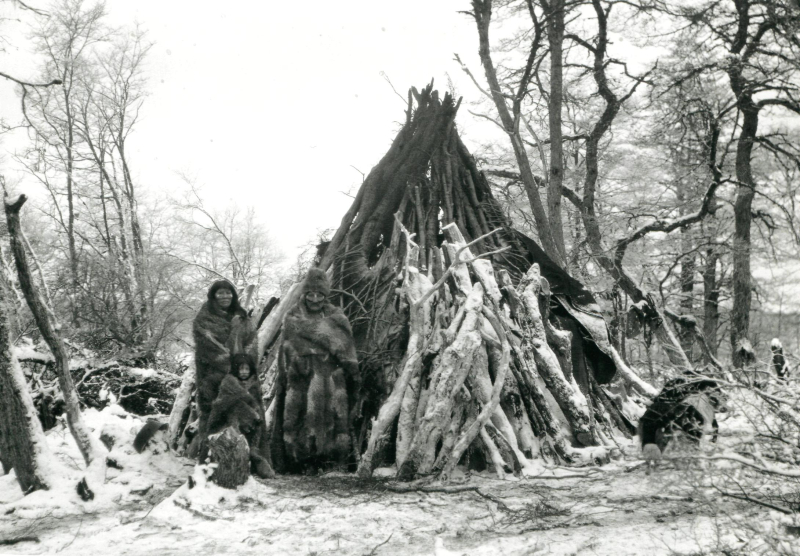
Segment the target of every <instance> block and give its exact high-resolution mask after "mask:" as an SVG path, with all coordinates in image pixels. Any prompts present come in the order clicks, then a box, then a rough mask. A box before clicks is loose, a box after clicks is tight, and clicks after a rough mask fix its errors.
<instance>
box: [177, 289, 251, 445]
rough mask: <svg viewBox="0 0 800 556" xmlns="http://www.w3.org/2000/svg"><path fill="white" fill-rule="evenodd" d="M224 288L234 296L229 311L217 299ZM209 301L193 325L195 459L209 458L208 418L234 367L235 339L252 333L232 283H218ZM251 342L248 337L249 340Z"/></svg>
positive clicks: (199, 312)
mask: <svg viewBox="0 0 800 556" xmlns="http://www.w3.org/2000/svg"><path fill="white" fill-rule="evenodd" d="M220 288H227V289H229V290H230V291H231V292H232V293H233V299H232V300H231V304H230V306H229V307H228V309H227V310H223V309H222V308H221V307H220V306H219V304H218V303H217V301H216V300H215V298H214V294H215V293H216V292H217V290H219V289H220ZM207 297H208V299H207V300H206V302H205V303H203V306H202V307H201V308H200V311H198V313H197V316H196V317H195V318H194V322H193V323H192V336H193V337H194V360H195V368H196V369H197V375H196V380H197V397H196V400H197V410H198V415H199V422H198V431H197V432H198V434H197V437H195V440H194V441H193V442H192V446H191V447H190V448H189V455H190V456H191V457H200V458H201V459H203V458H205V445H206V437H207V436H208V416H209V413H210V412H211V404H212V403H213V402H214V400H215V399H216V397H217V393H218V391H219V385H220V383H221V382H222V379H223V378H225V375H227V374H228V371H229V370H230V368H231V359H230V354H231V347H232V343H233V342H234V340H235V339H236V338H237V337H239V336H241V335H242V332H243V331H246V330H248V326H247V324H246V323H247V321H248V320H249V319H248V317H247V313H246V312H245V310H244V309H242V307H241V306H240V305H239V298H238V295H237V293H236V288H234V287H233V286H232V285H231V284H230V283H228V282H225V281H223V280H219V281H217V282H214V284H212V285H211V287H210V288H209V290H208V295H207ZM245 339H248V340H249V337H248V338H245Z"/></svg>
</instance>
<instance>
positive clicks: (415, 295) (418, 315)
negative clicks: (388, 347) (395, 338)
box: [358, 267, 432, 477]
mask: <svg viewBox="0 0 800 556" xmlns="http://www.w3.org/2000/svg"><path fill="white" fill-rule="evenodd" d="M431 287H432V286H431V283H430V281H429V280H428V278H427V277H425V276H424V275H422V274H420V273H419V271H418V270H417V269H416V268H414V267H408V268H407V270H406V276H405V284H404V286H403V291H404V293H405V296H406V299H407V300H408V303H409V311H410V315H409V340H408V349H407V352H406V358H405V361H404V362H403V364H402V367H401V368H402V371H401V372H400V375H399V376H398V377H397V380H396V381H395V384H394V388H393V389H392V393H391V394H390V395H389V398H388V399H387V400H386V402H385V403H384V404H383V405H382V406H381V409H380V412H379V413H378V417H377V418H376V419H373V422H372V431H371V433H370V437H369V442H368V444H367V450H366V451H365V452H364V454H363V455H362V456H361V461H360V463H359V466H358V475H359V476H360V477H369V476H371V475H372V472H373V471H374V470H375V466H376V465H377V463H378V462H377V461H376V460H375V454H376V453H377V452H378V450H379V448H380V447H381V445H382V444H383V443H385V442H386V440H387V438H386V437H387V433H388V429H390V428H391V426H392V423H393V422H394V420H395V418H396V417H397V415H398V413H399V412H400V406H401V403H402V401H403V397H404V395H405V392H406V389H407V386H408V384H409V382H410V381H411V379H412V378H413V377H414V376H418V375H419V372H420V369H421V366H422V356H423V354H424V350H425V342H426V339H427V335H428V332H429V330H430V303H429V301H430V298H428V297H427V296H426V294H427V293H428V292H429V291H430V290H431Z"/></svg>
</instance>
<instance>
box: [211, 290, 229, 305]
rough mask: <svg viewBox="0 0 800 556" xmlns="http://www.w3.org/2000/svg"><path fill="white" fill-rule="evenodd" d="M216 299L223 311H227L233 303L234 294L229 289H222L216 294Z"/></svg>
mask: <svg viewBox="0 0 800 556" xmlns="http://www.w3.org/2000/svg"><path fill="white" fill-rule="evenodd" d="M214 299H215V300H216V301H217V305H219V306H220V307H221V308H223V309H227V308H228V307H230V306H231V303H233V293H232V292H231V290H229V289H228V288H220V289H218V290H217V291H216V292H215V293H214Z"/></svg>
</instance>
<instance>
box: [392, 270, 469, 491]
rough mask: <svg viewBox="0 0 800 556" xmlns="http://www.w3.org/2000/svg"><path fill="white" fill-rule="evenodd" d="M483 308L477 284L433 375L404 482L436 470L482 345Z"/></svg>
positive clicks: (402, 477)
mask: <svg viewBox="0 0 800 556" xmlns="http://www.w3.org/2000/svg"><path fill="white" fill-rule="evenodd" d="M482 306H483V287H481V286H480V285H479V284H475V285H474V287H473V288H472V291H471V292H470V294H469V297H467V299H466V300H465V302H464V307H465V314H464V320H463V322H462V323H461V327H460V328H459V331H458V334H457V336H456V338H455V340H453V343H452V344H450V345H449V346H447V348H446V349H445V350H444V353H443V354H442V359H441V363H440V364H439V366H438V367H437V368H436V369H435V370H434V371H433V372H432V374H431V394H430V397H429V399H428V402H427V404H426V408H425V414H424V416H423V417H422V421H421V422H420V426H419V428H418V430H417V432H416V434H415V435H414V440H413V442H412V443H411V447H410V448H409V451H408V456H407V457H406V459H405V460H404V461H403V463H402V464H401V465H400V467H399V469H398V470H397V478H398V479H400V480H405V481H409V480H412V479H413V478H414V477H415V476H416V475H417V474H418V473H422V474H424V473H428V472H430V471H431V469H432V468H433V464H434V458H435V455H436V454H435V446H436V443H437V442H438V440H439V439H440V438H441V435H442V426H443V424H444V422H445V421H446V420H447V419H448V417H449V415H450V412H451V411H452V409H453V404H454V402H455V397H456V394H458V391H459V390H460V388H461V386H462V385H463V384H464V380H465V379H466V378H467V373H468V372H469V370H470V368H471V366H472V358H473V357H474V354H475V352H476V350H477V349H478V348H479V347H480V346H481V344H482V339H481V335H480V332H479V326H480V320H481V307H482Z"/></svg>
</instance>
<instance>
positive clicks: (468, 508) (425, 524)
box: [0, 406, 777, 556]
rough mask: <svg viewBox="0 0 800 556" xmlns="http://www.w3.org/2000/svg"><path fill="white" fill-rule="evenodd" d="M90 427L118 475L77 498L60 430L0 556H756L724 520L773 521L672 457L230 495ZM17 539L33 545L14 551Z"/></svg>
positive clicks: (5, 530)
mask: <svg viewBox="0 0 800 556" xmlns="http://www.w3.org/2000/svg"><path fill="white" fill-rule="evenodd" d="M86 419H87V422H88V424H89V426H90V427H92V428H93V429H94V431H95V433H96V434H98V435H100V434H103V435H104V437H105V438H106V440H109V439H113V441H114V445H113V447H112V449H111V452H110V455H109V457H111V458H112V459H114V461H116V463H117V464H118V465H119V467H121V468H122V469H114V468H108V469H107V470H106V476H105V479H104V481H103V482H104V484H103V486H102V488H98V489H97V490H98V492H97V496H96V497H95V499H94V500H92V501H90V502H82V501H81V500H80V499H79V498H78V496H77V494H76V493H75V490H74V489H75V483H76V482H77V479H78V478H79V477H80V476H81V467H82V465H81V463H82V462H81V460H80V456H79V454H78V452H77V449H76V448H75V446H74V444H73V443H72V439H71V437H70V435H69V433H68V432H67V431H66V429H65V428H64V427H63V426H59V427H56V429H54V430H53V431H51V432H50V433H48V438H49V440H50V443H51V447H52V449H53V452H54V453H56V454H57V456H58V457H59V459H60V460H61V461H62V462H63V463H64V464H65V465H66V466H67V467H68V468H69V474H70V477H69V479H68V480H65V481H64V482H63V483H62V484H61V485H60V486H59V487H58V488H56V489H54V490H53V491H49V492H36V493H33V494H31V495H29V496H27V497H23V496H22V493H21V492H20V490H19V487H18V486H17V483H16V480H15V479H14V477H13V472H12V474H11V475H9V476H4V477H0V554H6V553H7V554H51V553H60V554H81V555H82V556H89V555H94V554H97V555H101V554H103V555H104V554H115V555H124V554H182V555H186V554H223V553H235V554H303V555H309V554H316V555H322V554H358V555H362V554H363V555H411V554H435V555H439V556H445V555H461V554H469V555H473V554H475V555H478V554H486V555H498V554H502V555H506V554H508V555H517V554H518V555H523V554H564V555H567V554H576V555H583V554H597V555H612V554H613V555H614V556H621V555H646V556H656V555H661V554H665V555H666V554H687V555H688V554H700V553H703V551H704V550H709V549H710V550H713V549H715V548H717V547H719V546H727V547H731V548H733V549H735V550H738V552H737V554H750V553H760V552H758V551H757V550H756V549H755V548H753V552H751V551H750V550H749V549H748V547H750V546H751V544H749V543H751V542H752V541H751V539H750V538H749V537H748V535H747V534H745V533H744V532H739V533H737V532H736V531H737V529H736V527H732V526H730V525H729V522H728V520H729V519H730V518H734V519H738V520H743V521H745V522H747V523H762V524H767V525H765V527H768V526H772V525H770V524H777V521H776V520H775V519H774V516H771V515H770V514H769V513H768V512H767V511H765V510H759V509H756V508H755V507H754V506H744V505H742V503H740V502H737V501H735V500H731V499H722V498H717V497H715V496H714V494H713V492H712V491H710V490H709V489H702V488H700V489H698V488H697V487H696V486H694V487H693V486H692V485H691V484H690V482H691V481H686V480H685V479H684V477H685V472H684V471H682V470H681V469H679V468H676V465H675V462H673V461H666V462H663V464H662V466H661V468H660V469H658V470H657V471H655V472H654V473H653V474H651V475H649V476H648V475H646V474H645V472H644V467H642V466H638V465H637V464H638V463H639V460H638V449H637V448H636V447H635V446H633V445H630V444H629V445H626V446H623V448H624V450H623V454H624V455H623V457H622V458H621V459H618V460H617V461H613V462H612V463H610V464H608V465H606V466H603V467H599V468H597V467H595V468H581V469H564V468H558V469H550V470H548V471H547V472H546V473H545V474H543V475H542V476H541V477H535V478H527V479H524V480H506V481H500V480H497V479H496V478H493V477H490V476H488V475H484V474H477V475H476V474H473V475H471V476H462V477H460V478H459V481H460V482H459V483H458V484H457V485H456V487H455V489H456V490H459V489H460V490H461V491H460V492H436V491H429V492H421V491H412V492H398V491H397V490H398V489H399V488H402V487H401V486H400V485H398V484H396V483H394V482H392V481H390V480H388V479H386V478H381V477H380V476H381V475H383V476H387V475H390V474H391V473H392V470H389V469H383V470H378V473H377V475H379V477H377V478H375V479H373V480H370V481H359V480H358V479H356V478H355V477H353V476H350V475H344V474H329V475H323V476H321V477H279V478H277V479H274V480H269V481H260V480H256V479H253V478H251V479H250V480H249V482H248V483H247V484H245V485H244V486H243V487H241V488H239V489H238V490H226V489H223V488H220V487H218V486H217V485H215V484H214V483H211V482H209V481H207V480H206V475H207V474H208V473H209V472H210V470H209V469H207V468H206V467H204V466H197V467H195V466H194V465H193V464H192V463H191V462H190V461H189V460H187V459H184V458H180V457H176V456H174V455H172V454H170V453H169V451H168V450H167V449H166V446H165V445H164V444H163V442H162V441H155V442H153V443H151V446H150V447H149V448H148V449H147V450H146V451H145V452H144V453H142V454H137V453H135V451H134V450H133V448H132V445H131V444H132V441H133V437H134V436H135V433H136V432H137V431H138V429H139V428H140V427H141V426H142V424H143V423H142V421H141V420H140V419H139V418H137V417H133V416H130V415H128V414H126V413H125V412H124V411H123V410H122V409H121V408H119V407H118V406H110V407H107V408H106V409H104V410H103V411H102V412H97V411H87V412H86ZM678 467H680V466H678ZM190 475H191V476H192V480H191V481H189V480H188V478H189V476H190ZM190 484H192V485H193V486H192V488H190ZM451 490H452V488H451ZM21 538H27V539H28V540H22V541H21V542H15V543H14V544H8V542H9V541H14V540H18V539H21ZM753 546H754V545H753ZM709 553H710V552H709Z"/></svg>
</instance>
